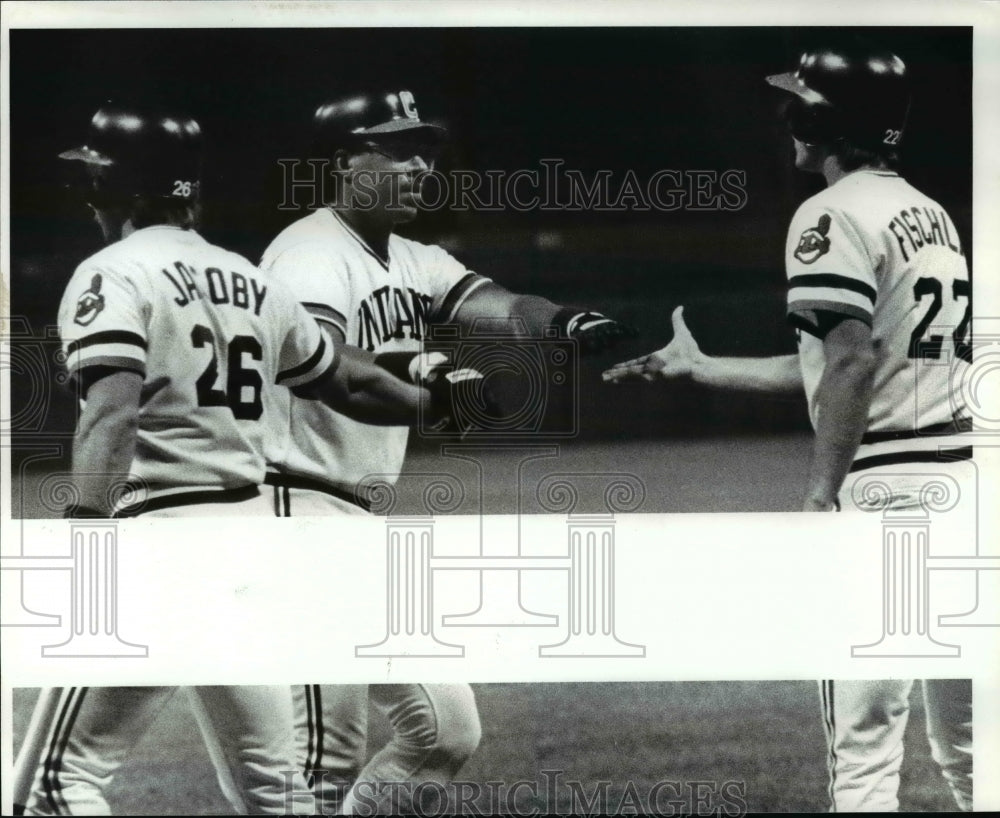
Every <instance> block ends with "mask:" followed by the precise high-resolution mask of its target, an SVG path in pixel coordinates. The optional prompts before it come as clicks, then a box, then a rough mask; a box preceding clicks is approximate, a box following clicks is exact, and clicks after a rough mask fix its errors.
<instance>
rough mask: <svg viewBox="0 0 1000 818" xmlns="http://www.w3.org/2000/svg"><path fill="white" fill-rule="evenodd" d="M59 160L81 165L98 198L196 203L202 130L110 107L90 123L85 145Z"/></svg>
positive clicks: (183, 120)
mask: <svg viewBox="0 0 1000 818" xmlns="http://www.w3.org/2000/svg"><path fill="white" fill-rule="evenodd" d="M59 158H60V159H69V160H72V161H77V162H83V163H84V164H85V165H86V166H87V168H88V170H89V171H90V175H91V177H92V178H93V179H94V186H95V189H96V190H98V191H99V192H102V193H105V194H108V195H113V196H118V197H126V198H127V197H133V196H148V197H152V198H168V199H170V198H176V199H194V198H197V196H198V189H199V186H200V179H201V160H202V138H201V128H200V127H199V125H198V123H197V122H195V120H193V119H191V118H190V117H188V116H184V115H180V114H176V113H168V112H164V111H154V110H150V109H144V108H142V107H129V106H122V105H112V104H109V105H106V106H104V107H102V108H101V109H100V110H98V111H97V113H96V114H94V117H93V119H91V121H90V129H89V131H88V135H87V142H86V143H85V144H83V145H81V146H80V147H78V148H73V149H72V150H68V151H63V152H62V153H60V154H59Z"/></svg>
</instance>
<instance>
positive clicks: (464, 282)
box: [434, 273, 490, 323]
mask: <svg viewBox="0 0 1000 818" xmlns="http://www.w3.org/2000/svg"><path fill="white" fill-rule="evenodd" d="M489 281H490V279H488V278H485V277H484V276H481V275H478V274H477V273H469V274H468V275H464V276H462V278H460V279H459V280H458V283H457V284H455V286H454V287H452V288H451V289H450V290H449V291H448V295H446V296H445V297H444V301H442V302H441V309H440V310H438V313H437V315H436V316H435V318H434V320H436V321H441V322H442V323H448V322H449V321H452V320H454V318H455V313H457V312H458V308H459V307H461V306H462V303H463V302H464V301H465V299H466V298H468V297H469V296H470V295H471V294H472V293H473V291H475V290H477V289H479V288H480V287H482V286H483V285H484V284H487V283H489Z"/></svg>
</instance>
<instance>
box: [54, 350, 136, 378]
mask: <svg viewBox="0 0 1000 818" xmlns="http://www.w3.org/2000/svg"><path fill="white" fill-rule="evenodd" d="M89 366H106V367H108V368H109V369H128V370H130V371H132V372H138V373H139V374H140V375H142V376H143V377H145V376H146V362H145V361H143V360H141V359H139V358H136V357H134V356H132V355H129V354H124V355H115V354H114V352H113V351H112V350H110V349H108V348H102V349H101V350H100V351H98V352H96V353H95V354H93V355H75V356H72V357H70V359H69V360H68V361H67V362H66V370H67V371H68V372H69V374H70V375H76V374H77V373H79V372H80V370H81V369H86V368H87V367H89Z"/></svg>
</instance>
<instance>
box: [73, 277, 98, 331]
mask: <svg viewBox="0 0 1000 818" xmlns="http://www.w3.org/2000/svg"><path fill="white" fill-rule="evenodd" d="M102 283H103V279H102V278H101V274H100V273H96V274H95V275H94V277H93V278H92V279H90V288H89V289H88V290H85V291H84V293H83V295H81V296H80V298H79V299H78V300H77V302H76V315H75V316H74V317H73V320H74V321H75V322H76V323H77V324H79V325H80V326H81V327H85V326H87V325H88V324H89V323H91V322H92V321H93V320H94V319H95V318H97V314H98V313H99V312H100V311H101V310H103V309H104V296H103V295H101V284H102Z"/></svg>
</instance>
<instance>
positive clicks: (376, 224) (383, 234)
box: [336, 208, 394, 258]
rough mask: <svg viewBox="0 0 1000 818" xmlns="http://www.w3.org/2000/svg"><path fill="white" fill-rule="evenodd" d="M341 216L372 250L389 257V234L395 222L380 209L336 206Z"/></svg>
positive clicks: (383, 256)
mask: <svg viewBox="0 0 1000 818" xmlns="http://www.w3.org/2000/svg"><path fill="white" fill-rule="evenodd" d="M336 210H337V215H338V216H340V218H342V219H343V220H344V221H345V222H347V224H348V225H350V227H351V229H352V230H354V232H355V233H357V234H358V235H359V236H360V237H361V238H362V239H363V240H364V242H365V244H367V245H368V246H369V247H370V248H371V249H372V250H374V251H375V252H376V253H378V254H379V255H380V256H381V257H382V258H388V257H389V236H391V235H392V228H393V226H394V222H393V221H392V219H390V218H388V217H387V216H386V214H385V213H383V212H381V211H379V210H371V211H367V210H352V209H350V208H343V209H340V208H336Z"/></svg>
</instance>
